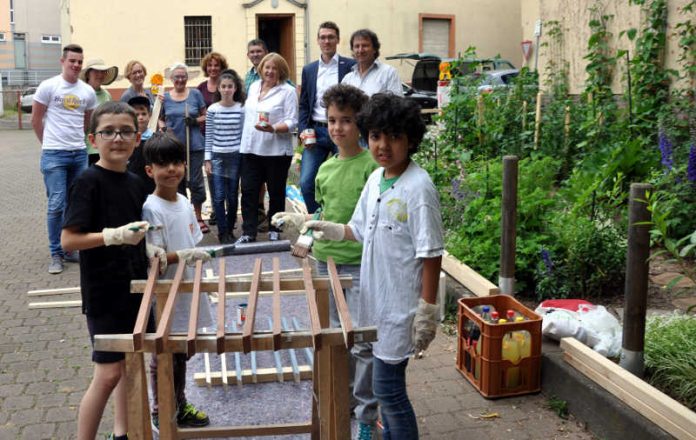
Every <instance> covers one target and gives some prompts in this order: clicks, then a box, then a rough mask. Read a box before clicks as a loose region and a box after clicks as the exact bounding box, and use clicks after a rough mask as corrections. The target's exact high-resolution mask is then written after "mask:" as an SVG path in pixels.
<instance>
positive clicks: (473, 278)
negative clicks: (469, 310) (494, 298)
mask: <svg viewBox="0 0 696 440" xmlns="http://www.w3.org/2000/svg"><path fill="white" fill-rule="evenodd" d="M442 270H444V271H445V272H447V274H448V275H449V276H451V277H452V278H454V279H455V280H457V282H459V284H461V285H463V286H464V287H466V288H467V289H469V290H470V291H471V292H472V293H473V294H474V295H476V296H490V295H499V294H500V289H499V288H498V286H496V285H495V284H493V283H492V282H490V281H489V280H488V279H487V278H484V277H483V276H481V275H480V274H479V273H478V272H476V271H475V270H474V269H472V268H470V267H469V266H467V265H466V264H464V263H462V262H461V261H459V260H457V259H456V258H455V257H453V256H452V255H451V254H450V253H449V252H447V251H445V254H444V255H443V256H442Z"/></svg>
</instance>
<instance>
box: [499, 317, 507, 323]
mask: <svg viewBox="0 0 696 440" xmlns="http://www.w3.org/2000/svg"><path fill="white" fill-rule="evenodd" d="M507 322H508V320H507V319H505V318H500V319H499V320H498V324H506V323H507Z"/></svg>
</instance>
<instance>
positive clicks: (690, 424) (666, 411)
mask: <svg viewBox="0 0 696 440" xmlns="http://www.w3.org/2000/svg"><path fill="white" fill-rule="evenodd" d="M561 348H562V349H563V350H565V353H564V359H565V360H566V362H568V363H569V364H570V365H572V366H573V367H575V368H576V369H577V370H579V371H580V372H582V373H583V374H585V375H586V376H587V377H589V378H590V379H592V380H593V381H595V382H596V383H597V384H598V385H600V386H601V387H602V388H604V389H606V390H607V391H609V392H610V393H612V394H613V395H614V396H616V397H617V398H619V399H620V400H621V401H623V402H624V403H626V404H627V405H628V406H630V407H631V408H633V409H635V410H636V411H638V412H639V413H640V414H642V415H643V416H644V417H646V418H647V419H649V420H650V421H652V422H654V423H655V424H657V425H658V426H660V427H661V428H662V429H664V430H665V431H667V432H669V433H670V434H672V435H673V436H675V437H676V438H677V439H680V440H681V439H690V440H694V439H696V417H694V412H693V411H691V410H689V409H688V408H687V407H685V406H684V405H682V404H680V403H679V402H677V401H675V400H674V399H672V398H670V397H669V396H667V395H666V394H664V393H662V392H660V391H659V390H657V389H655V388H654V387H652V386H651V385H649V384H648V383H647V382H644V381H643V380H641V379H640V378H638V377H636V376H634V375H633V374H631V373H629V372H628V371H626V370H624V369H623V368H621V367H620V366H619V365H616V364H615V363H613V362H612V361H610V360H609V359H607V358H605V357H604V356H602V355H600V354H599V353H597V352H595V351H594V350H592V349H591V348H589V347H587V346H586V345H584V344H582V343H581V342H579V341H577V340H576V339H574V338H563V339H562V340H561Z"/></svg>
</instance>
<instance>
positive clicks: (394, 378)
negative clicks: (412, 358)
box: [372, 358, 418, 440]
mask: <svg viewBox="0 0 696 440" xmlns="http://www.w3.org/2000/svg"><path fill="white" fill-rule="evenodd" d="M372 363H373V371H372V389H373V390H374V393H375V396H376V397H377V400H378V401H379V406H380V412H381V414H382V425H384V431H383V432H382V439H383V440H392V439H394V440H412V439H418V422H417V421H416V413H415V412H414V411H413V406H411V401H410V400H408V394H406V365H408V359H406V360H404V361H403V362H401V363H399V364H396V365H393V364H388V363H386V362H384V361H382V360H380V359H378V358H373V361H372Z"/></svg>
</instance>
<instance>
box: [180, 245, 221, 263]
mask: <svg viewBox="0 0 696 440" xmlns="http://www.w3.org/2000/svg"><path fill="white" fill-rule="evenodd" d="M176 255H177V257H179V261H180V262H181V261H183V262H184V263H186V264H187V265H188V266H195V265H196V261H198V260H202V261H203V262H204V263H205V262H206V261H210V259H211V258H212V257H211V256H210V254H209V253H208V251H206V250H205V249H199V248H191V249H182V250H180V251H176Z"/></svg>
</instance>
